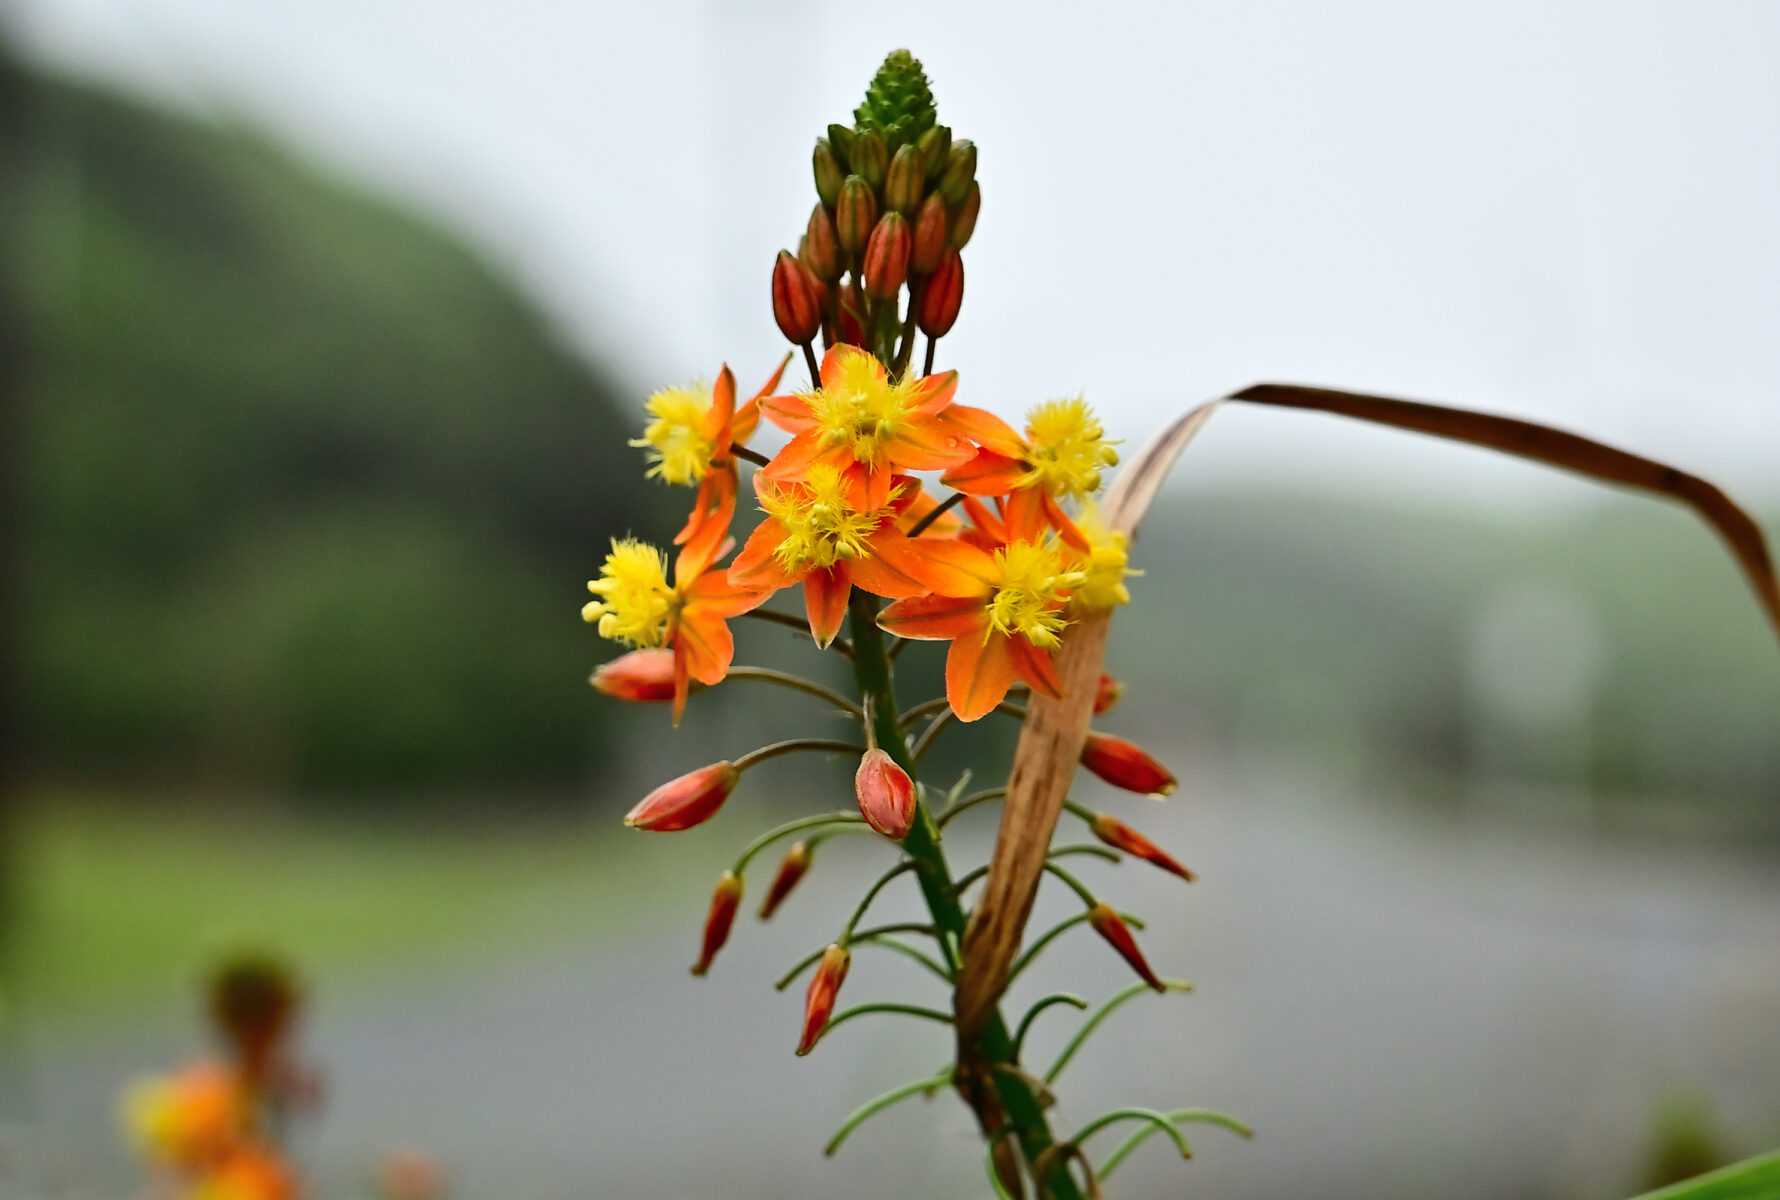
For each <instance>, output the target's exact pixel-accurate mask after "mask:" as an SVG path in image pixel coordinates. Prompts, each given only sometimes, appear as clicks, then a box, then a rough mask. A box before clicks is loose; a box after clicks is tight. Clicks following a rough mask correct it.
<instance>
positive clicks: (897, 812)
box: [853, 749, 915, 842]
mask: <svg viewBox="0 0 1780 1200" xmlns="http://www.w3.org/2000/svg"><path fill="white" fill-rule="evenodd" d="M853 792H854V794H855V795H857V796H858V797H859V812H860V815H862V816H863V817H864V818H865V823H866V824H867V825H870V826H871V827H872V828H873V829H875V830H877V831H878V832H879V833H881V834H883V835H884V836H885V837H887V838H889V839H890V840H891V841H895V842H900V841H901V840H902V839H903V838H905V837H907V836H908V835H909V829H910V827H911V826H913V825H914V823H915V781H914V780H912V779H910V778H909V773H908V772H907V771H905V770H903V769H902V768H901V767H899V766H897V765H896V761H895V760H894V759H892V758H891V757H890V756H889V755H888V754H886V753H885V752H884V751H882V750H878V749H872V750H867V751H866V752H865V754H864V755H863V756H862V757H861V758H860V760H859V770H858V771H857V772H855V773H854V775H853Z"/></svg>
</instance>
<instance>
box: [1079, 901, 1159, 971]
mask: <svg viewBox="0 0 1780 1200" xmlns="http://www.w3.org/2000/svg"><path fill="white" fill-rule="evenodd" d="M1088 924H1090V925H1092V926H1093V927H1094V932H1095V933H1098V934H1099V935H1100V936H1101V937H1103V938H1105V939H1106V941H1107V943H1108V944H1109V945H1110V946H1112V948H1113V949H1114V950H1117V951H1118V952H1119V957H1120V958H1122V959H1124V960H1125V961H1126V962H1127V963H1129V964H1130V965H1131V969H1132V970H1133V971H1136V972H1137V974H1138V977H1139V978H1141V979H1142V980H1143V981H1144V982H1145V983H1147V984H1149V985H1150V986H1151V987H1152V988H1154V989H1155V990H1156V991H1158V992H1165V991H1167V990H1168V985H1167V984H1165V983H1163V982H1162V981H1161V980H1160V979H1158V978H1157V977H1156V973H1155V972H1154V971H1152V970H1150V964H1149V963H1148V962H1146V961H1145V960H1144V957H1143V951H1141V950H1139V949H1138V948H1137V939H1136V938H1134V937H1132V936H1131V930H1130V928H1128V927H1127V926H1126V924H1125V922H1124V921H1123V920H1121V919H1120V917H1119V914H1118V913H1116V912H1114V911H1113V910H1112V906H1111V905H1109V904H1105V903H1101V904H1096V905H1095V906H1094V907H1093V908H1092V909H1090V910H1089V911H1088Z"/></svg>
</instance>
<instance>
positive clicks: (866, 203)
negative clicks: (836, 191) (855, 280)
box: [834, 175, 878, 254]
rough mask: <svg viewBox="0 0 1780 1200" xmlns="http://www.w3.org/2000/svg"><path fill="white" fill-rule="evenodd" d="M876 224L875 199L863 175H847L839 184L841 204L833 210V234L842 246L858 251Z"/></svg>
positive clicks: (849, 250)
mask: <svg viewBox="0 0 1780 1200" xmlns="http://www.w3.org/2000/svg"><path fill="white" fill-rule="evenodd" d="M877 223H878V198H877V196H875V195H873V194H872V190H871V185H870V184H869V183H867V182H865V179H864V177H863V176H859V175H849V176H847V180H846V182H845V183H843V184H841V199H840V203H839V204H837V205H835V209H834V234H835V237H836V238H837V239H838V240H839V241H840V244H841V249H842V250H844V251H846V252H847V253H848V254H858V253H859V252H860V251H861V250H863V249H865V240H866V239H867V238H869V237H870V236H871V231H872V228H873V227H874V226H876V225H877Z"/></svg>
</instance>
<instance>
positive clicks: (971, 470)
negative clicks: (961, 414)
mask: <svg viewBox="0 0 1780 1200" xmlns="http://www.w3.org/2000/svg"><path fill="white" fill-rule="evenodd" d="M1025 475H1026V464H1025V463H1023V462H1021V461H1020V460H1019V459H1017V458H1009V457H1007V456H1006V455H1005V454H997V453H995V451H993V450H978V451H977V453H976V457H975V458H972V459H971V460H970V461H969V462H966V463H964V464H962V465H961V466H956V467H953V468H952V469H951V470H950V471H947V472H946V473H945V474H944V475H942V476H940V482H941V483H943V484H945V485H946V486H947V487H949V488H957V489H958V490H959V491H961V492H968V493H970V494H971V495H973V496H1001V495H1005V494H1006V493H1008V492H1011V491H1013V490H1014V488H1015V487H1016V486H1018V484H1019V482H1020V480H1021V479H1022V478H1024V477H1025Z"/></svg>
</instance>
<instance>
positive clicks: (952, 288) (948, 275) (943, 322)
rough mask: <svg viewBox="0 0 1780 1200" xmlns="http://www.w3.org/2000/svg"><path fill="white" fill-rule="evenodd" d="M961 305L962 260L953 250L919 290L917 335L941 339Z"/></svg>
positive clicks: (962, 297)
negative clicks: (918, 326) (918, 332)
mask: <svg viewBox="0 0 1780 1200" xmlns="http://www.w3.org/2000/svg"><path fill="white" fill-rule="evenodd" d="M963 304H964V260H963V259H961V258H959V257H958V252H957V251H956V250H948V251H946V253H945V257H943V258H941V259H940V260H939V266H937V267H935V268H934V269H933V277H932V278H930V279H929V280H928V281H927V286H926V287H925V288H923V289H922V291H921V305H920V309H919V310H918V312H917V313H916V320H917V321H919V323H920V325H921V332H922V333H924V334H926V335H927V336H928V337H945V336H946V334H948V333H950V332H951V331H952V326H953V325H954V324H955V323H957V320H958V309H959V308H960V307H962V306H963Z"/></svg>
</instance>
